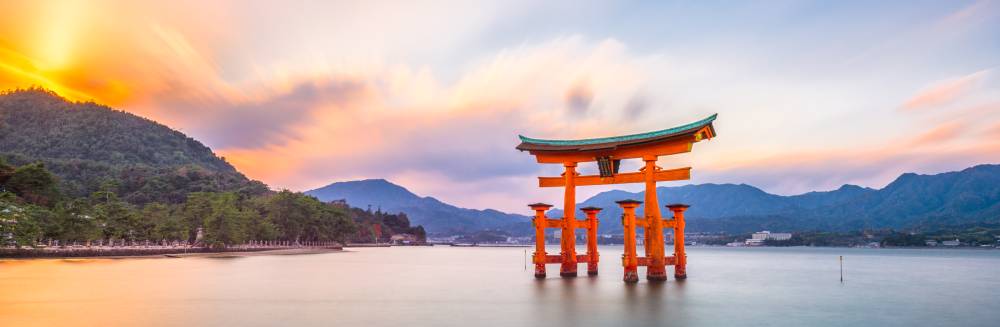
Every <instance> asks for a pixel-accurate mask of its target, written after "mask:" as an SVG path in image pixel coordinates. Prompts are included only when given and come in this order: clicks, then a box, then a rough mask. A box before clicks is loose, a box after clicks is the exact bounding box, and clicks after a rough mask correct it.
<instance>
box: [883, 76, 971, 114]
mask: <svg viewBox="0 0 1000 327" xmlns="http://www.w3.org/2000/svg"><path fill="white" fill-rule="evenodd" d="M988 73H989V70H981V71H978V72H975V73H972V74H969V75H965V76H962V77H959V78H953V79H950V80H947V81H943V82H939V83H937V84H935V85H932V86H930V87H927V88H925V89H924V90H922V91H920V92H918V93H917V94H916V95H914V96H913V97H911V98H910V99H909V100H906V102H904V103H903V106H902V109H903V110H918V109H926V108H933V107H940V106H943V105H948V104H951V103H953V102H955V101H956V100H958V99H959V98H961V97H962V96H964V95H967V94H969V93H970V92H971V91H972V90H974V89H975V88H976V87H977V86H979V84H980V82H981V81H982V80H983V79H984V78H986V76H987V75H988Z"/></svg>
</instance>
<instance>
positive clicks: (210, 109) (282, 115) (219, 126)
mask: <svg viewBox="0 0 1000 327" xmlns="http://www.w3.org/2000/svg"><path fill="white" fill-rule="evenodd" d="M364 92H366V85H364V84H362V83H360V82H357V81H351V80H324V81H309V82H304V83H301V84H298V85H296V86H294V87H293V88H292V89H291V90H288V91H285V92H280V93H277V94H275V95H273V96H271V97H267V98H263V99H260V100H251V101H246V102H234V101H233V100H230V99H225V98H217V99H214V100H211V101H204V100H203V101H200V102H187V103H184V102H176V103H171V104H170V105H169V107H172V108H177V109H176V110H175V111H174V112H173V114H174V115H190V116H191V117H195V118H196V119H192V120H191V121H188V122H187V123H185V125H186V126H188V128H189V131H190V132H192V133H195V134H197V135H201V136H202V137H203V141H205V142H207V143H209V144H212V145H213V146H215V147H217V148H222V149H246V148H260V147H266V146H271V145H281V144H284V143H285V142H287V141H288V140H290V139H295V138H297V137H298V136H299V133H298V132H297V131H296V128H297V127H299V126H301V125H302V124H307V123H308V120H309V119H310V117H311V116H312V115H313V114H314V113H315V111H317V110H338V109H339V108H343V107H345V106H349V105H350V103H351V101H353V100H354V99H357V98H359V97H361V96H363V93H364Z"/></svg>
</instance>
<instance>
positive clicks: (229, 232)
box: [204, 193, 249, 248]
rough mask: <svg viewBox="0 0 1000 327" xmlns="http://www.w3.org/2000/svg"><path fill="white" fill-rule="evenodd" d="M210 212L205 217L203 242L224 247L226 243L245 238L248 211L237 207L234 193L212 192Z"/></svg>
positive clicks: (229, 243) (239, 241) (233, 242)
mask: <svg viewBox="0 0 1000 327" xmlns="http://www.w3.org/2000/svg"><path fill="white" fill-rule="evenodd" d="M211 208H212V210H211V213H210V214H209V215H208V216H206V217H205V222H204V227H205V229H204V232H205V239H204V241H205V243H206V244H209V245H210V246H211V247H216V248H224V247H226V246H227V245H231V244H238V243H242V242H243V241H245V240H246V225H247V220H248V217H249V212H248V211H246V210H240V208H239V207H237V195H236V194H235V193H217V194H214V196H213V199H212V201H211Z"/></svg>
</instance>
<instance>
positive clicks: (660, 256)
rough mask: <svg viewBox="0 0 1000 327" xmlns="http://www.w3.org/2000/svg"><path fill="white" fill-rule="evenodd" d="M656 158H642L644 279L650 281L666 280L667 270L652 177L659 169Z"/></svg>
mask: <svg viewBox="0 0 1000 327" xmlns="http://www.w3.org/2000/svg"><path fill="white" fill-rule="evenodd" d="M656 159H657V157H656V156H644V157H642V160H643V161H645V162H646V166H645V167H644V168H643V174H644V175H645V177H646V178H645V179H646V180H645V182H646V204H645V207H644V208H645V209H644V210H643V215H644V216H645V219H646V227H645V230H646V231H648V232H647V233H646V260H648V262H647V266H646V279H647V280H650V281H664V280H667V268H666V262H665V259H664V257H665V256H666V254H665V253H664V252H665V251H664V243H665V242H664V241H663V216H662V214H660V205H659V200H658V199H657V195H656V179H655V178H654V177H653V176H654V175H655V174H656V171H657V170H658V169H659V167H656Z"/></svg>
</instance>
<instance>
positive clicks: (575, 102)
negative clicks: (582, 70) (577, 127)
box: [566, 82, 594, 115]
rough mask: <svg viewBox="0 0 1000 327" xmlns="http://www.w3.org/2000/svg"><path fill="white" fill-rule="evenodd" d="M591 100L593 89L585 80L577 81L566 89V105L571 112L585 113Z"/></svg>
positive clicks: (592, 98) (592, 99)
mask: <svg viewBox="0 0 1000 327" xmlns="http://www.w3.org/2000/svg"><path fill="white" fill-rule="evenodd" d="M592 101H594V91H593V90H591V89H590V87H588V86H587V84H586V83H585V82H580V83H577V84H575V85H573V86H572V87H570V89H569V90H567V91H566V107H567V108H569V110H570V112H571V113H573V114H577V115H582V114H585V113H587V110H588V109H590V103H591V102H592Z"/></svg>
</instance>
